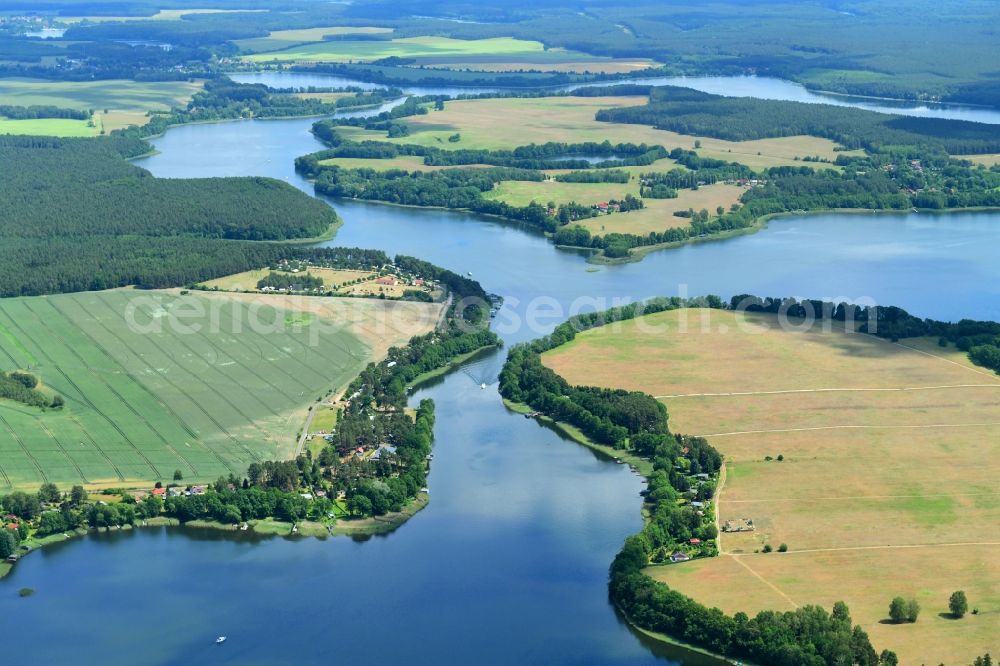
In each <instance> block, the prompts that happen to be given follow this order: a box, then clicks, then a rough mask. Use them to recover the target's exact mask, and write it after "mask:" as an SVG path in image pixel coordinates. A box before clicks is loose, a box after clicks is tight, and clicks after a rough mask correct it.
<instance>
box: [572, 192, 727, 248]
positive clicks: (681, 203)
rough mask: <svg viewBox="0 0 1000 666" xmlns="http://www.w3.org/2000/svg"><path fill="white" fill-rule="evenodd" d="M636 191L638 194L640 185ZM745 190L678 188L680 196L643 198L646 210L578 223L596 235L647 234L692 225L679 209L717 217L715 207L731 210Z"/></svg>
mask: <svg viewBox="0 0 1000 666" xmlns="http://www.w3.org/2000/svg"><path fill="white" fill-rule="evenodd" d="M636 190H637V192H636V194H637V195H638V188H636ZM744 191H745V190H744V189H743V188H742V187H740V186H739V185H726V184H724V183H716V184H715V185H705V186H702V187H700V188H699V189H697V190H677V194H678V196H677V198H676V199H648V198H647V199H643V203H645V204H646V207H645V208H643V209H642V210H633V211H629V212H628V213H617V214H614V215H607V216H601V217H592V218H589V219H586V220H581V221H579V222H577V224H581V225H583V226H584V227H586V228H587V229H588V230H589V231H590V233H591V234H593V235H595V236H602V235H604V234H608V233H616V232H617V233H622V234H638V235H640V236H645V235H647V234H649V233H650V232H651V231H663V230H665V229H671V228H677V227H686V226H688V225H689V224H690V219H689V218H686V217H677V216H676V215H674V213H675V212H676V211H685V210H687V209H689V208H693V209H694V210H695V211H699V210H701V209H703V208H705V209H708V211H709V213H710V214H711V215H712V216H713V217H715V209H716V208H717V207H718V206H722V207H723V208H725V209H726V210H727V211H728V210H729V207H730V206H731V205H732V204H734V203H737V202H738V201H739V199H740V195H742V194H743V192H744Z"/></svg>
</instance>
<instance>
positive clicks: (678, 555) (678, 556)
mask: <svg viewBox="0 0 1000 666" xmlns="http://www.w3.org/2000/svg"><path fill="white" fill-rule="evenodd" d="M690 559H691V556H690V555H688V554H687V553H685V552H682V551H679V550H675V551H674V552H673V554H672V555H671V556H670V561H671V562H687V561H688V560H690Z"/></svg>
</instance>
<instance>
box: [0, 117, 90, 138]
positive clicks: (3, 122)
mask: <svg viewBox="0 0 1000 666" xmlns="http://www.w3.org/2000/svg"><path fill="white" fill-rule="evenodd" d="M100 131H101V130H100V128H99V127H98V126H97V125H94V124H91V123H90V121H87V120H72V119H68V118H38V119H31V120H10V119H9V118H0V134H22V135H33V136H96V135H97V134H99V133H100Z"/></svg>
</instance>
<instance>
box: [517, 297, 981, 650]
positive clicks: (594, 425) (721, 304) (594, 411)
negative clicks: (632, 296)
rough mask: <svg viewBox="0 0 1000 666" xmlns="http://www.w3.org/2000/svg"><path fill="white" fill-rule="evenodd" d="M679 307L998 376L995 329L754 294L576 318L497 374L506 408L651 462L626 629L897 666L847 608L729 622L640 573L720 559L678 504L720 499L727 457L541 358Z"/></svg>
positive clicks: (626, 578) (522, 348) (695, 518)
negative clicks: (823, 327)
mask: <svg viewBox="0 0 1000 666" xmlns="http://www.w3.org/2000/svg"><path fill="white" fill-rule="evenodd" d="M683 307H708V308H715V309H729V310H742V311H747V312H762V313H774V314H777V313H782V314H784V315H786V316H789V317H792V318H800V317H815V318H817V319H821V320H822V319H828V320H835V321H848V320H853V321H855V322H858V323H859V324H860V326H859V330H860V331H861V332H867V333H871V334H873V335H877V336H880V337H885V338H889V339H893V340H896V339H899V338H902V337H913V336H926V335H931V336H938V337H939V339H940V341H941V343H942V344H948V343H949V342H950V343H954V344H956V345H957V346H958V347H959V348H961V349H964V350H966V351H968V352H969V354H970V358H972V360H973V361H974V362H977V363H979V364H980V365H986V366H987V367H991V368H992V369H994V370H997V371H998V372H1000V364H998V365H995V366H991V365H988V364H987V363H983V362H981V361H982V360H983V358H985V357H989V358H992V354H996V355H997V358H1000V323H996V322H985V321H972V320H962V321H960V322H956V323H948V322H940V321H935V320H931V319H919V318H917V317H914V316H913V315H910V314H909V313H907V312H906V311H905V310H903V309H901V308H897V307H866V306H853V305H850V304H846V303H831V302H824V301H811V300H807V301H800V300H796V299H790V298H761V297H757V296H750V295H739V296H734V297H733V298H732V299H731V300H730V301H728V302H726V301H723V300H722V299H720V298H718V297H715V296H708V297H704V298H698V299H689V300H686V299H680V298H658V299H652V300H649V301H646V302H643V303H638V304H633V305H627V306H623V307H619V308H613V309H611V310H606V311H604V312H599V313H589V314H583V315H578V316H576V317H573V318H571V319H570V320H569V321H567V322H565V323H563V324H561V325H560V326H558V327H556V329H555V330H554V331H553V332H552V333H551V334H550V335H548V336H546V337H544V338H541V339H538V340H536V341H534V342H531V343H527V344H523V345H518V346H516V347H514V348H513V349H511V351H510V354H509V357H508V360H507V363H506V365H505V366H504V368H503V371H502V373H501V375H500V391H501V393H502V395H503V396H504V397H505V398H506V399H508V400H511V401H513V402H518V403H524V404H526V405H528V406H529V407H531V408H532V409H535V410H538V411H539V412H541V413H543V414H545V415H547V416H549V417H551V418H553V419H555V420H557V421H561V422H565V423H569V424H571V425H573V426H575V427H577V428H579V429H580V431H581V432H582V433H583V434H584V435H586V436H587V437H588V438H590V439H591V440H592V441H594V442H597V443H599V444H604V445H607V446H611V447H613V448H615V449H619V450H626V451H629V452H631V453H633V454H635V455H639V456H642V457H644V458H647V459H649V460H651V461H652V463H653V472H652V473H651V474H650V475H649V477H648V478H649V485H648V491H647V492H646V502H647V507H646V508H647V509H648V511H647V515H648V519H647V521H646V525H645V527H644V528H643V530H642V532H640V533H639V534H637V535H633V536H631V537H629V538H628V539H626V541H625V544H624V546H623V547H622V550H621V551H620V552H619V553H618V555H617V556H616V557H615V560H614V562H613V563H612V565H611V568H610V572H609V573H610V578H609V587H610V592H611V598H612V599H613V600H614V602H615V603H616V604H617V605H618V606H619V608H621V609H622V611H623V612H625V614H626V615H627V616H628V617H629V620H630V621H631V622H633V623H635V624H636V625H638V626H639V627H641V628H643V629H648V630H650V631H655V632H660V633H664V634H666V635H668V636H671V637H673V638H675V639H678V640H682V641H684V642H686V643H689V644H692V645H695V646H697V647H700V648H704V649H707V650H710V651H712V652H715V653H717V654H722V655H725V656H727V657H732V658H738V659H747V660H751V661H754V662H756V663H766V664H777V665H787V666H800V665H802V664H815V665H817V666H819V665H831V666H832V665H834V664H859V665H870V666H876V665H882V666H891V665H895V664H896V663H897V659H896V655H895V654H894V653H892V652H891V651H888V650H884V651H882V653H880V654H878V653H876V651H875V649H874V648H873V646H872V644H871V642H870V641H869V639H868V636H867V634H866V633H865V632H864V631H863V630H862V629H861V627H860V626H857V625H853V626H852V621H851V617H850V613H849V610H848V608H847V606H846V605H845V604H843V603H842V602H838V603H836V604H835V605H834V607H833V609H832V612H828V611H826V610H824V609H823V608H820V607H817V606H806V607H803V608H800V609H797V610H795V611H788V612H783V613H779V612H772V611H764V612H761V613H758V614H757V615H756V616H755V617H752V618H751V617H749V616H747V615H746V614H744V613H737V614H736V615H734V616H728V615H726V614H724V613H723V612H722V611H720V610H718V609H715V608H708V607H706V606H704V605H702V604H700V603H698V602H697V601H695V600H693V599H691V598H689V597H686V596H685V595H683V594H681V593H679V592H677V591H674V590H671V589H670V588H669V587H668V586H667V585H665V584H664V583H661V582H658V581H655V580H653V579H652V578H650V577H649V576H647V575H646V574H645V573H644V569H645V568H646V567H647V566H649V565H650V564H651V563H659V562H663V561H665V560H666V559H667V558H668V557H669V556H670V555H672V554H674V553H678V552H681V553H684V554H685V555H687V556H688V557H710V556H713V555H715V554H716V550H715V545H714V541H713V540H714V539H715V538H716V536H717V532H716V526H715V525H714V523H713V519H712V518H711V516H712V512H711V511H710V510H709V509H706V510H705V511H704V512H703V513H702V515H699V514H698V513H697V512H696V511H695V510H694V509H693V508H691V507H690V506H689V505H687V504H683V503H681V502H679V500H680V499H681V498H689V499H698V500H700V501H703V502H710V501H711V500H712V499H713V496H714V492H715V484H716V482H717V478H718V472H719V470H720V469H721V466H722V456H721V455H720V454H719V453H718V451H716V450H715V449H714V448H713V447H712V446H711V444H710V443H709V442H707V441H705V440H704V439H702V438H698V437H688V436H684V435H678V434H674V433H671V432H670V430H669V429H668V427H667V412H666V408H665V407H664V406H663V404H662V403H660V402H659V401H657V400H655V399H654V398H653V397H652V396H649V395H646V394H643V393H640V392H629V391H624V390H614V389H603V388H595V387H585V386H572V385H570V384H569V383H568V382H566V380H564V379H563V378H562V377H560V376H559V375H557V374H556V373H555V372H554V371H552V370H551V369H549V368H547V367H545V366H544V365H543V364H542V360H541V355H542V353H544V352H546V351H548V350H550V349H554V348H556V347H559V346H561V345H564V344H566V343H568V342H570V341H572V340H573V339H574V338H575V337H576V335H577V334H578V333H580V332H582V331H585V330H588V329H591V328H595V327H598V326H603V325H606V324H610V323H612V322H616V321H626V320H629V319H634V318H636V317H639V316H643V315H647V314H655V313H658V312H665V311H668V310H674V309H677V308H683ZM983 347H986V348H988V350H984V349H982V348H983ZM977 359H979V360H977ZM698 474H705V475H707V479H704V477H701V478H702V479H704V480H703V481H701V482H699V481H698V479H699V477H697V475H698ZM692 538H696V539H699V540H701V541H702V544H701V545H700V546H699V547H698V549H697V550H696V551H694V552H692V550H691V548H690V546H689V544H690V543H691V539H692ZM705 542H708V543H705ZM984 663H988V662H984V661H983V659H980V660H978V661H977V662H976V666H979V665H980V664H984Z"/></svg>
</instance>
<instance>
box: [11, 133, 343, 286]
mask: <svg viewBox="0 0 1000 666" xmlns="http://www.w3.org/2000/svg"><path fill="white" fill-rule="evenodd" d="M149 149H150V148H149V145H148V144H146V143H144V142H142V141H140V140H137V139H132V138H128V137H112V138H98V139H56V138H51V137H0V183H2V184H0V191H2V197H3V200H4V203H5V205H4V207H3V209H2V210H0V238H2V239H3V242H2V243H0V276H2V279H0V294H2V295H3V296H21V295H34V294H42V293H54V292H61V291H78V290H83V289H104V288H110V287H119V286H124V285H128V284H135V285H139V286H144V287H165V286H177V285H183V284H187V283H189V282H192V281H197V280H203V279H207V278H210V277H218V276H221V275H225V274H229V273H233V272H239V271H242V270H247V269H248V268H254V267H259V266H262V265H267V264H268V263H270V262H271V261H273V260H276V259H278V258H280V256H281V254H282V250H281V247H282V246H280V245H267V244H258V243H249V242H241V241H280V240H286V239H295V238H307V237H313V236H318V235H321V234H322V233H324V232H325V231H326V230H327V229H328V228H329V227H330V226H331V225H333V224H334V223H336V221H337V218H336V214H335V213H334V212H333V211H332V209H330V207H329V206H327V205H325V204H323V203H322V202H320V201H317V200H315V199H313V198H311V197H308V196H306V195H304V194H302V193H301V192H299V191H297V190H296V189H294V188H292V187H291V186H289V185H287V184H285V183H281V182H279V181H275V180H271V179H267V178H214V179H200V180H186V179H157V178H153V177H152V176H150V174H149V173H148V172H146V171H145V170H143V169H140V168H138V167H136V166H133V165H132V164H130V163H129V162H128V161H126V159H125V158H126V157H133V156H135V155H138V154H142V153H144V152H147V151H148V150H149ZM39 174H45V178H44V179H40V177H39ZM283 252H284V253H285V254H287V250H284V251H283Z"/></svg>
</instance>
